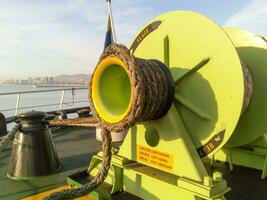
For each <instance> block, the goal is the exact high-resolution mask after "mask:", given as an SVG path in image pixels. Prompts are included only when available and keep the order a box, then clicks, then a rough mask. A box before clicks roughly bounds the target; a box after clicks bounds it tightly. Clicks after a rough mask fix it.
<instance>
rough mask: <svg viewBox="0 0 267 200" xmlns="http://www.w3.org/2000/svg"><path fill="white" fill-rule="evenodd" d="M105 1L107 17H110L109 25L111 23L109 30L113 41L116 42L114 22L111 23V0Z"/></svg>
mask: <svg viewBox="0 0 267 200" xmlns="http://www.w3.org/2000/svg"><path fill="white" fill-rule="evenodd" d="M107 2H108V12H109V17H110V25H111V30H112V38H113V42H114V43H117V39H116V34H115V28H114V23H113V16H112V9H111V0H107Z"/></svg>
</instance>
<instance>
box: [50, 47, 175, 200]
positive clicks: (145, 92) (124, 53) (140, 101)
mask: <svg viewBox="0 0 267 200" xmlns="http://www.w3.org/2000/svg"><path fill="white" fill-rule="evenodd" d="M108 57H116V58H118V59H119V60H121V61H122V62H123V63H124V64H125V66H126V71H127V75H128V78H129V80H130V84H131V88H133V90H132V91H131V92H132V93H133V94H132V95H133V98H132V100H131V102H130V110H129V112H128V113H127V114H126V116H125V117H124V118H123V119H122V120H121V121H119V122H116V123H110V122H107V121H105V120H104V119H102V118H101V117H100V116H99V113H98V112H97V109H96V107H95V104H94V99H93V97H92V80H93V78H94V75H95V71H96V70H97V67H96V69H95V71H94V73H93V75H92V78H91V81H90V83H89V89H90V90H91V91H90V92H89V94H90V95H89V102H90V104H91V111H92V114H93V117H91V118H76V119H61V120H60V119H54V120H51V121H50V122H49V124H50V125H57V126H60V125H63V126H85V127H102V131H101V136H102V150H103V159H102V166H101V169H100V171H99V172H98V174H97V175H96V176H95V177H94V178H93V179H92V180H91V181H90V182H89V183H87V184H85V185H83V187H81V188H78V189H69V190H62V191H60V192H57V193H54V194H52V195H50V196H48V197H46V198H45V200H61V199H73V198H77V197H80V196H83V195H86V194H88V193H90V192H91V191H93V190H94V189H95V188H97V187H98V186H99V185H100V184H101V183H102V182H103V181H104V180H105V178H106V177H107V175H108V170H109V167H110V161H111V156H112V155H111V134H110V132H111V131H112V132H121V131H126V130H128V129H129V128H130V127H132V126H133V125H134V124H135V123H136V122H140V121H147V120H155V119H158V118H160V117H162V116H163V115H164V114H165V113H166V112H167V111H168V110H169V108H170V106H171V103H172V101H173V96H174V80H173V78H172V75H171V73H170V71H169V70H168V69H167V67H166V66H165V65H164V64H163V63H162V62H160V61H158V60H154V59H151V60H145V59H140V58H136V57H134V56H133V55H132V54H131V53H130V51H129V50H128V49H127V48H126V47H124V46H123V45H118V44H112V45H110V46H109V47H108V48H106V50H105V51H104V52H103V54H102V56H101V57H100V61H99V63H100V62H101V61H102V60H104V59H105V58H108ZM99 63H98V65H97V66H99Z"/></svg>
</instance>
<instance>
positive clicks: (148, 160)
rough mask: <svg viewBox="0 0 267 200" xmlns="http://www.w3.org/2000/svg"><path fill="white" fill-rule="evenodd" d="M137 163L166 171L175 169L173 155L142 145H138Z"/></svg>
mask: <svg viewBox="0 0 267 200" xmlns="http://www.w3.org/2000/svg"><path fill="white" fill-rule="evenodd" d="M137 161H138V162H140V163H143V164H147V165H149V166H152V167H155V168H157V169H162V170H165V171H172V168H173V155H171V154H168V153H165V152H162V151H159V150H156V149H152V148H150V147H144V146H141V145H137Z"/></svg>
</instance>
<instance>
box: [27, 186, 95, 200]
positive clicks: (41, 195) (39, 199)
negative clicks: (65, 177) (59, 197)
mask: <svg viewBox="0 0 267 200" xmlns="http://www.w3.org/2000/svg"><path fill="white" fill-rule="evenodd" d="M69 188H70V187H69V185H63V186H60V187H57V188H53V189H51V190H47V191H45V192H41V193H39V194H35V195H33V196H29V197H26V198H24V199H22V200H42V199H43V198H45V197H47V196H48V195H50V194H52V193H54V192H59V191H61V190H64V189H69ZM76 200H94V198H92V197H89V196H84V197H80V198H76Z"/></svg>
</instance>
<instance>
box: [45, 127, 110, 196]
mask: <svg viewBox="0 0 267 200" xmlns="http://www.w3.org/2000/svg"><path fill="white" fill-rule="evenodd" d="M101 136H102V151H103V159H102V167H101V169H100V171H99V172H98V173H97V175H96V176H95V177H94V178H93V179H92V180H91V181H90V182H89V183H87V184H85V185H83V186H82V187H81V188H77V189H66V190H62V191H60V192H56V193H53V194H51V195H50V196H48V197H46V198H44V200H69V199H74V198H77V197H80V196H84V195H87V194H89V193H90V192H92V191H93V190H94V189H96V188H97V187H98V186H99V185H100V184H101V183H102V182H103V181H104V180H105V178H106V177H107V175H108V170H109V168H110V161H111V134H110V132H109V131H107V130H106V129H102V131H101Z"/></svg>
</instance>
